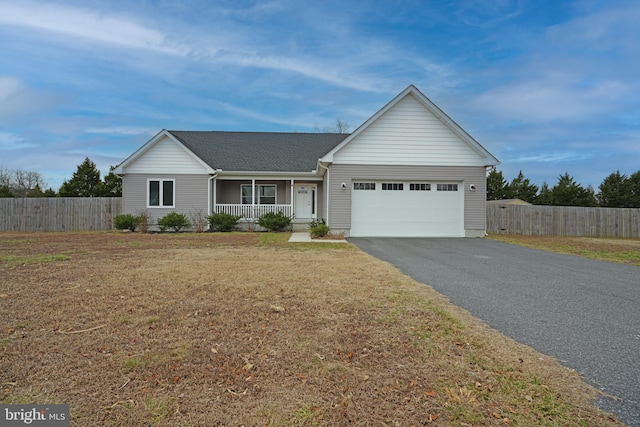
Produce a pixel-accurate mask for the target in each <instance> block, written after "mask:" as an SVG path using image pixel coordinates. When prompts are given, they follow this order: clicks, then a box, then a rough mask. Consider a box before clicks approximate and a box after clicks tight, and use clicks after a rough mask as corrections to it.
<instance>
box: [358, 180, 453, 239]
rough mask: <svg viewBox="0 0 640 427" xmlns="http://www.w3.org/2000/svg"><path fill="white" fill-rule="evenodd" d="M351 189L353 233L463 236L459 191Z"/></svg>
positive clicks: (407, 184)
mask: <svg viewBox="0 0 640 427" xmlns="http://www.w3.org/2000/svg"><path fill="white" fill-rule="evenodd" d="M375 187H376V189H375V190H356V189H353V190H352V211H351V235H352V236H354V237H356V236H371V237H373V236H376V237H461V236H463V235H464V226H463V203H464V201H463V198H462V197H463V195H462V192H461V185H458V189H459V191H437V190H436V184H435V183H433V184H432V185H431V190H430V191H411V190H409V183H408V182H405V183H403V190H386V191H385V190H382V185H381V182H376V185H375Z"/></svg>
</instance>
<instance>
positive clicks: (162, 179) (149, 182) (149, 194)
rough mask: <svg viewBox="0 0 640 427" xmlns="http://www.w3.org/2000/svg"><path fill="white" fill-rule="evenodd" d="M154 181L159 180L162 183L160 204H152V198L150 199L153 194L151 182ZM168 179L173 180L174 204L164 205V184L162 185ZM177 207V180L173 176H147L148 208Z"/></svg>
mask: <svg viewBox="0 0 640 427" xmlns="http://www.w3.org/2000/svg"><path fill="white" fill-rule="evenodd" d="M152 181H158V182H159V183H160V189H159V191H160V194H159V195H158V197H159V199H158V206H153V205H151V203H150V202H151V200H150V196H151V188H150V187H151V182H152ZM167 181H171V183H172V185H173V200H172V202H173V204H171V206H169V205H163V204H162V200H163V197H162V196H163V194H162V192H163V191H164V186H163V185H162V183H163V182H167ZM175 207H176V180H175V179H173V178H147V208H149V209H174V208H175Z"/></svg>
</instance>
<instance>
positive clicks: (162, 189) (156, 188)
mask: <svg viewBox="0 0 640 427" xmlns="http://www.w3.org/2000/svg"><path fill="white" fill-rule="evenodd" d="M147 183H148V184H147V194H148V197H147V202H148V207H150V208H174V207H175V194H174V193H175V191H174V189H175V180H173V179H150V180H148V181H147Z"/></svg>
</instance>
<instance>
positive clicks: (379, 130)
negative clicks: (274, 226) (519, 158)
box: [114, 85, 499, 237]
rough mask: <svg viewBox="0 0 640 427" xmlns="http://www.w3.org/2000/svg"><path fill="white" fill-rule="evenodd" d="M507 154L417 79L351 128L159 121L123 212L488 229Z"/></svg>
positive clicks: (394, 229)
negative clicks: (493, 177) (207, 128)
mask: <svg viewBox="0 0 640 427" xmlns="http://www.w3.org/2000/svg"><path fill="white" fill-rule="evenodd" d="M498 163H499V161H498V160H497V159H496V158H495V157H494V156H493V155H492V154H491V153H489V152H488V151H487V150H486V149H485V148H484V147H482V146H481V145H480V144H479V143H478V142H477V141H476V140H475V139H473V138H472V137H471V136H470V135H469V134H468V133H467V132H466V131H464V129H462V128H461V127H460V126H459V125H458V124H457V123H456V122H454V121H453V120H452V119H451V118H450V117H449V116H447V115H446V114H445V113H444V112H443V111H442V110H441V109H440V108H438V107H437V106H436V105H435V104H434V103H433V102H431V100H429V99H428V98H427V97H426V96H425V95H423V94H422V93H421V92H420V91H419V90H418V89H417V88H416V87H415V86H413V85H410V86H409V87H407V88H406V89H405V90H404V91H402V92H401V93H400V94H398V95H397V96H396V97H395V98H393V99H392V100H391V101H390V102H389V103H388V104H387V105H385V106H384V107H383V108H382V109H381V110H379V111H378V112H377V113H375V114H374V115H373V116H371V117H370V118H369V119H368V120H367V121H365V122H364V123H363V124H362V125H361V126H359V127H358V128H357V129H356V130H355V131H354V132H353V133H350V134H336V133H295V132H294V133H277V132H217V131H214V132H202V131H171V130H162V131H161V132H159V133H158V134H157V135H156V136H154V137H153V138H151V140H149V141H148V142H147V143H146V144H144V145H143V146H142V147H140V149H138V150H137V151H136V152H134V153H133V154H132V155H131V156H129V157H128V158H127V159H125V160H124V161H123V162H122V163H120V164H119V165H118V166H117V167H116V168H115V170H114V172H115V173H116V174H118V175H120V176H121V177H122V179H123V210H124V213H134V214H135V213H137V212H139V211H141V210H146V211H147V213H148V214H149V216H150V217H151V218H154V219H157V218H160V217H162V216H163V215H165V214H167V213H168V212H171V211H178V212H183V213H189V212H193V211H195V210H198V211H200V212H206V213H207V214H209V213H212V212H227V213H230V214H234V215H240V216H242V218H243V220H242V221H243V222H245V223H250V222H253V221H255V220H256V219H257V218H258V217H259V216H260V215H262V214H264V213H265V212H271V211H276V212H278V211H282V212H284V213H285V214H286V215H289V216H293V217H294V228H296V227H297V228H301V227H305V228H306V224H307V223H308V222H310V221H311V220H313V219H318V220H319V219H324V220H325V221H326V222H327V224H328V225H329V227H330V228H331V230H332V231H333V232H343V233H344V234H345V236H354V237H355V236H389V237H390V236H394V237H396V236H397V237H482V236H484V235H485V228H486V221H485V215H486V212H485V210H486V209H485V207H486V205H485V203H486V200H485V199H486V172H487V169H488V168H491V167H494V166H496V165H497V164H498Z"/></svg>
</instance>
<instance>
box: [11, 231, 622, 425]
mask: <svg viewBox="0 0 640 427" xmlns="http://www.w3.org/2000/svg"><path fill="white" fill-rule="evenodd" d="M287 237H288V235H287V234H284V233H283V234H279V233H265V234H262V233H260V234H258V233H232V234H217V233H216V234H179V235H170V234H156V235H146V234H123V233H66V234H65V233H49V234H10V233H5V234H0V277H1V279H0V294H1V298H0V312H1V313H2V316H1V318H0V401H1V402H4V403H68V404H70V405H71V414H72V425H82V426H90V425H118V426H119V425H131V426H132V425H136V426H138V425H140V426H141V425H153V426H214V425H229V426H231V425H233V426H237V425H245V426H320V425H330V426H339V425H357V426H369V425H379V426H385V425H386V426H410V425H452V426H489V425H491V426H493V425H509V424H511V425H522V426H530V425H531V426H533V425H548V426H579V425H584V426H607V425H619V424H618V423H617V422H615V420H613V418H611V417H610V416H609V415H607V414H604V413H602V412H600V411H598V410H597V409H595V408H594V407H592V406H591V404H590V402H591V399H592V398H593V397H594V395H595V391H594V390H593V389H592V388H590V387H588V386H586V385H585V384H584V383H582V382H581V381H580V378H579V377H578V375H577V374H576V373H574V372H572V371H570V370H568V369H566V368H563V367H561V366H560V365H559V364H557V363H556V362H555V361H554V360H552V359H550V358H548V357H546V356H543V355H541V354H539V353H537V352H535V351H533V350H532V349H530V348H528V347H526V346H523V345H520V344H517V343H515V342H514V341H512V340H510V339H508V338H506V337H504V336H502V335H501V334H499V333H497V332H496V331H494V330H492V329H490V328H488V327H487V326H485V325H484V324H483V323H481V322H479V321H478V320H476V319H474V318H473V317H471V316H470V315H469V314H468V313H466V312H464V311H463V310H461V309H458V308H456V307H454V306H452V305H451V304H449V303H448V302H447V301H446V300H445V299H444V298H443V297H442V296H441V295H439V294H437V293H436V292H434V291H433V290H432V289H431V288H430V287H428V286H425V285H422V284H419V283H416V282H414V281H412V280H411V279H409V278H408V277H406V276H404V275H402V274H400V273H399V272H398V271H397V270H396V269H394V268H392V267H391V266H390V265H388V264H386V263H383V262H381V261H379V260H377V259H375V258H373V257H371V256H368V255H366V254H364V253H362V252H360V251H359V250H357V249H356V248H354V247H353V246H351V245H344V244H342V245H340V244H330V243H329V244H318V243H314V244H287V243H286V239H287Z"/></svg>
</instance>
